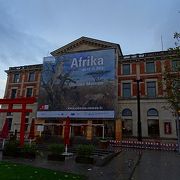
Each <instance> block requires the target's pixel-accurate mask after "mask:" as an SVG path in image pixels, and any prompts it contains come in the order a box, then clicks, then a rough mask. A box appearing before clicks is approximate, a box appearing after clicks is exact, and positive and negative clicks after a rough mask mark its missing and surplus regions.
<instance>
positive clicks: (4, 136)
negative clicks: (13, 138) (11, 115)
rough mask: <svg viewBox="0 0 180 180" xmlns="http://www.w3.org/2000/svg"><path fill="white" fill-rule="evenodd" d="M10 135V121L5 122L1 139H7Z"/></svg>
mask: <svg viewBox="0 0 180 180" xmlns="http://www.w3.org/2000/svg"><path fill="white" fill-rule="evenodd" d="M8 134H9V129H8V119H6V120H5V122H4V126H3V128H2V131H1V132H0V138H3V139H5V138H7V137H8Z"/></svg>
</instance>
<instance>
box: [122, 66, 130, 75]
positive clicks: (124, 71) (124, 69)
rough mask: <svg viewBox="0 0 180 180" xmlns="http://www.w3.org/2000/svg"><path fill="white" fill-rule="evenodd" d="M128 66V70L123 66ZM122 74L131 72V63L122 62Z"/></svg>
mask: <svg viewBox="0 0 180 180" xmlns="http://www.w3.org/2000/svg"><path fill="white" fill-rule="evenodd" d="M127 66H128V72H127V71H126V70H127V69H126V68H125V67H127ZM122 74H123V75H130V74H131V65H130V64H127V63H126V64H122Z"/></svg>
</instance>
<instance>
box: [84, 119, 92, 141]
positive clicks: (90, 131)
mask: <svg viewBox="0 0 180 180" xmlns="http://www.w3.org/2000/svg"><path fill="white" fill-rule="evenodd" d="M92 130H93V129H92V120H88V126H87V130H86V139H87V140H92Z"/></svg>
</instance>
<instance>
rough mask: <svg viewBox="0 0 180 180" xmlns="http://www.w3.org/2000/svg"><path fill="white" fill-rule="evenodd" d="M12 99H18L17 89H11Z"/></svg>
mask: <svg viewBox="0 0 180 180" xmlns="http://www.w3.org/2000/svg"><path fill="white" fill-rule="evenodd" d="M13 91H15V94H14V95H13ZM10 97H11V99H15V98H16V97H17V88H13V89H11V95H10Z"/></svg>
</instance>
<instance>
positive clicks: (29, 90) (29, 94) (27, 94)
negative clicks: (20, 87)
mask: <svg viewBox="0 0 180 180" xmlns="http://www.w3.org/2000/svg"><path fill="white" fill-rule="evenodd" d="M32 92H33V89H32V88H27V91H26V97H31V96H32Z"/></svg>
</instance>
